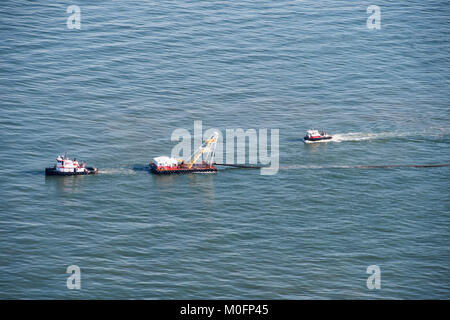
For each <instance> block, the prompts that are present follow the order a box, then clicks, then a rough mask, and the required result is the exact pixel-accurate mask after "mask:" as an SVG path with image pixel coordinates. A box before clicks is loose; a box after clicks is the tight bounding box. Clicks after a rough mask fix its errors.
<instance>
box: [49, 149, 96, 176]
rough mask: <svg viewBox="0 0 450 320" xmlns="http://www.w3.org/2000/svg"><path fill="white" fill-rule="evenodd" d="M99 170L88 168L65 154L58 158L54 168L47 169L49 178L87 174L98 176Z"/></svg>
mask: <svg viewBox="0 0 450 320" xmlns="http://www.w3.org/2000/svg"><path fill="white" fill-rule="evenodd" d="M97 172H98V169H97V168H94V167H86V164H85V163H84V162H81V163H79V162H78V161H77V159H76V158H75V159H73V160H72V159H70V158H69V157H67V155H66V154H65V155H64V156H58V157H57V158H56V164H55V165H54V166H53V167H50V168H45V175H47V176H76V175H86V174H96V173H97Z"/></svg>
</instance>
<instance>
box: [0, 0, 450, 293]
mask: <svg viewBox="0 0 450 320" xmlns="http://www.w3.org/2000/svg"><path fill="white" fill-rule="evenodd" d="M72 4H76V5H78V6H79V7H80V9H81V29H79V30H77V29H68V27H67V24H66V20H67V18H68V17H69V16H70V14H69V13H67V12H66V9H67V7H68V6H69V5H72ZM372 4H375V5H378V6H379V7H380V9H381V29H379V30H377V29H374V30H369V29H368V28H367V26H366V20H367V18H368V16H369V14H367V12H366V9H367V7H368V6H369V5H372ZM449 36H450V5H449V4H448V2H447V1H418V0H414V1H382V0H379V1H376V2H373V1H332V0H323V1H309V0H308V1H293V0H286V1H283V0H280V1H262V0H257V1H253V0H251V1H250V0H248V1H247V0H245V1H197V0H195V1H194V0H192V1H182V0H176V1H172V0H171V1H125V0H116V1H76V2H75V1H37V2H31V1H12V0H11V1H2V3H1V4H0V100H1V102H0V106H1V110H0V116H1V117H0V138H1V140H0V150H1V151H0V163H1V166H0V194H1V201H0V298H2V299H17V298H38V299H53V298H58V299H92V298H98V299H112V298H125V299H128V298H137V299H193V298H198V299H206V298H217V299H222V298H230V299H241V298H255V299H260V298H261V299H338V298H342V299H360V298H365V299H379V298H385V299H424V298H438V299H449V298H450V280H449V279H450V266H449V263H450V250H449V245H450V238H449V235H450V234H449V232H450V230H449V227H450V188H449V185H450V184H449V178H450V168H449V167H441V168H410V167H406V168H385V169H364V168H352V167H351V166H352V165H384V164H429V163H450V150H449V146H450V111H449V108H450V94H449V84H450V57H449V50H450V41H449V40H450V39H449ZM195 120H201V121H202V123H203V128H204V129H208V128H213V127H214V128H218V129H219V130H221V131H222V132H225V129H227V128H231V129H234V128H243V129H252V128H253V129H257V130H259V129H263V128H267V129H279V130H280V131H279V132H280V139H279V142H280V170H279V172H278V173H277V174H276V175H260V172H259V171H258V170H251V169H225V170H221V171H220V172H218V173H217V174H196V175H186V176H167V177H159V176H154V175H152V174H150V173H149V171H148V168H147V165H148V163H149V162H150V161H151V159H152V158H153V157H156V156H159V155H170V152H171V149H172V148H173V147H174V146H175V144H176V143H175V142H171V140H170V137H171V134H172V132H173V131H174V130H175V129H177V128H184V129H186V130H189V131H191V132H192V130H193V125H194V121H195ZM311 127H317V128H323V129H326V130H327V131H328V132H330V133H333V134H336V135H337V137H338V138H339V139H337V141H335V142H329V143H320V144H316V145H305V144H303V143H302V142H301V139H302V137H303V135H304V133H305V130H306V129H309V128H311ZM65 151H67V152H68V153H69V154H70V155H71V156H76V157H78V158H81V159H84V160H86V161H87V164H88V165H92V166H96V167H98V168H99V169H100V172H99V174H98V175H96V176H81V177H53V178H46V177H45V176H44V168H45V167H47V166H50V165H53V164H54V163H55V157H56V155H57V154H59V153H64V152H65ZM346 166H348V168H346ZM69 265H77V266H79V267H80V268H81V289H80V290H76V289H74V290H69V289H68V288H67V286H66V280H67V277H68V276H69V274H67V273H66V268H67V267H68V266H69ZM370 265H377V266H379V267H380V270H381V289H373V290H369V289H368V288H367V285H366V280H367V278H368V277H369V274H367V273H366V269H367V267H368V266H370Z"/></svg>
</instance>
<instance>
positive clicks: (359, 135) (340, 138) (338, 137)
mask: <svg viewBox="0 0 450 320" xmlns="http://www.w3.org/2000/svg"><path fill="white" fill-rule="evenodd" d="M408 136H410V134H408V133H399V132H380V133H363V132H350V133H336V134H334V135H333V139H332V140H331V141H334V142H345V141H370V140H379V139H392V138H397V139H398V138H404V137H408Z"/></svg>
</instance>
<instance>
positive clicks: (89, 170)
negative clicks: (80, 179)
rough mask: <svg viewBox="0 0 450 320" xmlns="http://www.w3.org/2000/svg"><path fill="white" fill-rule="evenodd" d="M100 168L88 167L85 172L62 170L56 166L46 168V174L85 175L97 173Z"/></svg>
mask: <svg viewBox="0 0 450 320" xmlns="http://www.w3.org/2000/svg"><path fill="white" fill-rule="evenodd" d="M97 173H98V169H97V168H93V167H88V168H86V170H85V171H83V172H61V171H58V170H56V169H55V168H45V175H46V176H85V175H88V174H97Z"/></svg>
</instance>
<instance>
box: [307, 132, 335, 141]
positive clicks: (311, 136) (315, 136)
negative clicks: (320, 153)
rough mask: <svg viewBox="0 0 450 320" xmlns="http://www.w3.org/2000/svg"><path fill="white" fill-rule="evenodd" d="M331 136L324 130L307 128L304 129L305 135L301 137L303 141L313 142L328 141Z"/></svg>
mask: <svg viewBox="0 0 450 320" xmlns="http://www.w3.org/2000/svg"><path fill="white" fill-rule="evenodd" d="M332 138H333V137H332V136H330V135H329V134H328V133H326V132H325V131H319V130H315V129H312V130H308V131H306V136H305V137H304V138H303V141H304V142H305V143H313V142H323V141H329V140H331V139H332Z"/></svg>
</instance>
